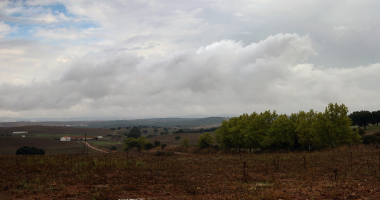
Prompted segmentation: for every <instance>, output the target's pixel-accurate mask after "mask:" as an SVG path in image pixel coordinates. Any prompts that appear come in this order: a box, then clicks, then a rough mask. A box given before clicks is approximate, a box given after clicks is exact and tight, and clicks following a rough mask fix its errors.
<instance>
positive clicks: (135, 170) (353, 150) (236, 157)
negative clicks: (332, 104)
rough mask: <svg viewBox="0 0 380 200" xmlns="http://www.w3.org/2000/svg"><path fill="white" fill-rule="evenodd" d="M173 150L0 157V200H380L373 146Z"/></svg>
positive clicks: (377, 161)
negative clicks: (286, 150) (232, 151)
mask: <svg viewBox="0 0 380 200" xmlns="http://www.w3.org/2000/svg"><path fill="white" fill-rule="evenodd" d="M170 149H171V150H172V151H176V149H175V148H174V147H173V148H168V150H170ZM358 149H359V150H358ZM168 150H167V151H166V152H164V155H161V154H160V155H161V156H155V154H156V152H154V151H143V153H140V154H139V153H137V152H135V151H131V152H129V155H128V157H127V155H126V154H125V153H112V154H104V155H93V156H75V155H71V156H63V155H60V156H0V174H1V179H0V199H23V198H28V199H67V198H71V199H132V198H133V199H137V198H145V199H379V198H380V187H379V186H380V175H379V174H380V173H379V172H380V157H379V154H378V152H376V151H375V150H374V149H373V148H372V147H371V146H363V145H360V146H359V148H358V147H357V146H351V147H341V148H340V151H338V150H337V149H335V150H334V151H331V150H330V151H321V152H313V153H301V152H300V153H297V152H295V153H271V154H265V153H263V154H228V153H225V152H222V151H215V150H212V149H211V150H207V149H204V150H202V151H199V152H204V153H205V152H208V153H207V154H199V152H198V154H190V153H186V152H185V153H182V154H177V153H174V152H168ZM161 152H162V151H161ZM9 183H12V184H9Z"/></svg>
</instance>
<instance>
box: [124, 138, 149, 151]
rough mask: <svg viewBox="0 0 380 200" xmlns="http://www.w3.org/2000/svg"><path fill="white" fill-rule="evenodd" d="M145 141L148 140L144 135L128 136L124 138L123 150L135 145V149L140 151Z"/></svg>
mask: <svg viewBox="0 0 380 200" xmlns="http://www.w3.org/2000/svg"><path fill="white" fill-rule="evenodd" d="M146 143H149V141H148V140H147V139H146V138H145V137H144V136H142V137H139V138H137V139H136V138H133V137H130V138H127V139H125V140H124V150H125V151H128V150H129V149H132V148H135V147H136V148H137V150H139V151H141V150H142V149H143V148H144V147H145V144H146Z"/></svg>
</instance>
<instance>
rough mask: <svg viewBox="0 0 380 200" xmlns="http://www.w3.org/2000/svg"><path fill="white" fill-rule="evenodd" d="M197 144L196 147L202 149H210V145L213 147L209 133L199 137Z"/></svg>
mask: <svg viewBox="0 0 380 200" xmlns="http://www.w3.org/2000/svg"><path fill="white" fill-rule="evenodd" d="M197 142H198V145H197V146H198V147H199V148H201V149H203V148H206V147H210V146H211V145H213V144H214V139H213V137H212V135H211V134H210V133H209V132H206V133H204V134H202V135H201V136H199V138H198V140H197Z"/></svg>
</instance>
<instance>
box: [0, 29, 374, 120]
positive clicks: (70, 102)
mask: <svg viewBox="0 0 380 200" xmlns="http://www.w3.org/2000/svg"><path fill="white" fill-rule="evenodd" d="M316 55H317V53H316V52H315V50H314V49H313V47H312V42H311V39H310V38H309V36H307V35H306V36H298V35H297V34H278V35H275V36H270V37H268V38H267V39H265V40H262V41H260V42H258V43H252V44H249V45H244V44H243V43H242V42H235V41H231V40H222V41H220V42H215V43H213V44H211V45H208V46H204V47H200V48H198V49H189V50H186V51H182V52H177V53H174V54H172V55H170V56H169V57H167V58H165V59H147V58H143V57H138V56H136V55H133V54H128V53H127V54H126V53H119V54H114V53H109V52H108V53H107V52H103V53H96V54H92V55H87V56H85V57H83V58H81V59H77V60H76V61H75V62H74V63H73V64H72V65H71V68H70V69H69V70H68V71H67V72H65V73H64V74H63V75H62V76H61V77H60V78H58V79H55V80H51V81H42V82H41V81H37V82H30V83H28V84H22V85H18V86H17V85H15V84H6V83H3V84H2V85H1V86H0V94H1V95H0V96H1V102H2V104H1V109H2V110H4V111H6V112H9V111H13V112H25V111H28V110H30V111H31V113H32V112H34V111H33V110H43V111H44V112H47V110H52V111H51V112H52V113H56V111H55V110H63V111H66V112H67V110H73V109H74V108H78V107H80V110H81V112H83V113H85V114H89V115H91V114H93V111H92V110H94V109H96V113H99V112H102V113H103V112H104V113H103V114H104V115H109V114H107V113H112V114H113V115H120V116H135V117H142V116H147V115H150V116H157V117H159V116H173V115H181V114H195V113H201V114H220V113H221V112H223V113H242V112H253V111H263V110H265V109H272V110H273V109H276V110H278V111H279V112H285V113H290V112H297V111H298V110H300V109H303V110H308V109H310V108H315V109H317V110H318V109H319V110H320V111H322V109H323V108H324V106H326V105H327V104H328V103H330V102H338V103H345V104H346V105H348V106H349V107H350V106H352V107H353V108H359V107H360V103H359V104H358V103H357V102H363V101H365V102H366V105H367V106H371V107H375V106H376V105H377V104H378V101H379V100H378V99H379V98H380V96H379V93H378V92H376V91H377V90H378V89H377V88H376V82H377V78H376V77H378V76H379V75H380V64H374V65H370V66H361V67H357V68H346V69H334V68H328V69H323V68H317V67H315V66H314V65H313V64H308V63H304V62H305V61H306V60H307V59H308V58H309V57H313V56H316ZM362 79H365V80H366V82H363V81H362ZM361 96H365V97H370V98H366V99H365V100H363V99H362V98H361ZM73 112H74V111H73Z"/></svg>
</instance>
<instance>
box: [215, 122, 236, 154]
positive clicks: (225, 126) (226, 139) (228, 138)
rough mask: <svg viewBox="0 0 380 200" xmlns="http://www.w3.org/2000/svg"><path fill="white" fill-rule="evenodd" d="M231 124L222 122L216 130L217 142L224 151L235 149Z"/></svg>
mask: <svg viewBox="0 0 380 200" xmlns="http://www.w3.org/2000/svg"><path fill="white" fill-rule="evenodd" d="M229 126H230V125H229V123H228V121H226V120H224V121H223V122H222V125H221V126H220V127H219V128H218V129H216V131H215V132H214V134H215V140H216V142H217V143H218V144H219V146H220V147H221V148H222V149H224V150H229V151H230V149H231V148H233V143H232V134H231V132H230V130H229Z"/></svg>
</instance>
